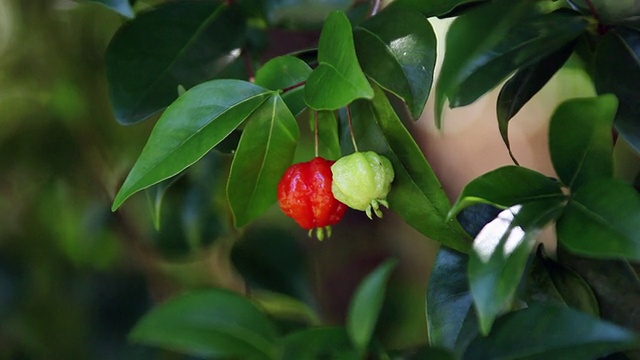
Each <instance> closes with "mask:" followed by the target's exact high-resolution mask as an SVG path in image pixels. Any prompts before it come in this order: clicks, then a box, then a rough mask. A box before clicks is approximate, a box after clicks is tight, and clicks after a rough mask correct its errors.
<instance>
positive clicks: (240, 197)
mask: <svg viewBox="0 0 640 360" xmlns="http://www.w3.org/2000/svg"><path fill="white" fill-rule="evenodd" d="M247 120H248V121H247V126H246V127H245V128H244V131H243V132H242V137H241V138H240V143H239V144H238V149H237V150H236V153H235V155H234V157H233V163H231V172H230V174H229V181H228V183H227V195H228V197H229V205H230V206H231V211H232V212H233V218H234V221H235V225H236V226H237V227H242V226H244V225H246V224H248V223H249V222H250V221H252V220H254V219H255V218H257V217H258V216H260V215H262V213H264V212H265V211H266V210H267V209H268V208H269V207H270V206H271V205H273V204H274V203H275V202H276V190H277V188H278V181H280V178H281V177H282V174H284V172H285V171H286V170H287V168H288V167H289V165H291V162H292V161H293V155H294V152H295V150H296V145H297V143H298V137H299V136H300V130H299V129H298V123H296V119H295V118H294V117H293V115H292V114H291V112H290V111H289V108H287V106H286V105H285V103H284V102H283V101H282V98H280V96H279V95H275V96H273V97H271V98H270V99H268V100H267V101H265V102H264V103H263V104H262V105H260V107H258V108H257V109H256V110H255V111H254V112H253V113H252V114H251V116H250V117H249V118H248V119H247Z"/></svg>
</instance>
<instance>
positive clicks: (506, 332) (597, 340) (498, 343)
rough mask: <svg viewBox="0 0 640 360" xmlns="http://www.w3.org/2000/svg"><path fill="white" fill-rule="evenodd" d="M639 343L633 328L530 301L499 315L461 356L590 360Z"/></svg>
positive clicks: (480, 359) (466, 358)
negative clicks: (485, 334) (512, 310)
mask: <svg viewBox="0 0 640 360" xmlns="http://www.w3.org/2000/svg"><path fill="white" fill-rule="evenodd" d="M639 345H640V339H639V338H638V336H637V335H636V334H634V333H633V332H631V331H629V330H627V329H624V328H621V327H619V326H617V325H614V324H611V323H608V322H605V321H602V320H600V319H598V318H596V317H592V316H590V315H587V314H584V313H581V312H579V311H577V310H574V309H572V308H569V307H555V306H548V305H532V306H530V307H528V308H526V309H524V310H519V311H516V312H513V313H510V314H507V315H505V316H504V317H502V318H500V319H498V320H497V321H496V324H495V325H494V327H493V330H492V331H491V333H490V334H489V336H487V337H484V336H478V337H477V338H476V339H475V340H474V341H472V342H471V344H470V345H469V347H468V348H467V351H466V352H465V353H464V356H463V359H464V360H475V359H478V360H484V359H530V360H546V359H576V360H582V359H584V360H591V359H594V358H599V357H601V356H604V355H608V354H611V353H614V352H616V351H620V350H626V349H631V348H633V347H637V346H639Z"/></svg>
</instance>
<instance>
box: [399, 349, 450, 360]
mask: <svg viewBox="0 0 640 360" xmlns="http://www.w3.org/2000/svg"><path fill="white" fill-rule="evenodd" d="M403 359H406V360H424V359H429V360H455V359H456V357H455V356H454V355H453V353H451V352H449V351H448V350H445V349H441V348H436V347H427V346H423V347H421V348H420V349H418V350H417V351H415V352H413V353H411V354H410V355H408V356H407V357H403Z"/></svg>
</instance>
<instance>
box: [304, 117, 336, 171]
mask: <svg viewBox="0 0 640 360" xmlns="http://www.w3.org/2000/svg"><path fill="white" fill-rule="evenodd" d="M310 113H311V117H312V123H313V121H315V120H314V119H315V115H314V114H313V111H311V112H310ZM318 152H319V154H320V156H322V157H323V158H325V159H329V160H338V158H340V156H342V150H341V149H340V135H339V134H338V119H336V115H335V114H334V112H333V111H318Z"/></svg>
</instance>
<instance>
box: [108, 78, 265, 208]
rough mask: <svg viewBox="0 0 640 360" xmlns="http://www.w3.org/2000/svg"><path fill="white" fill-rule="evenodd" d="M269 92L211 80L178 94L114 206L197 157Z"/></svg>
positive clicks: (239, 84) (248, 85) (156, 128)
mask: <svg viewBox="0 0 640 360" xmlns="http://www.w3.org/2000/svg"><path fill="white" fill-rule="evenodd" d="M271 95H272V92H271V91H268V90H266V89H263V88H261V87H259V86H257V85H253V84H251V83H248V82H245V81H240V80H213V81H210V82H206V83H204V84H201V85H198V86H196V87H194V88H192V89H191V90H189V91H187V92H186V93H185V94H184V95H182V96H180V98H179V99H178V100H176V101H175V102H174V103H173V104H171V106H169V108H167V110H166V111H165V112H164V114H162V116H161V117H160V119H159V120H158V122H157V123H156V125H155V127H154V128H153V131H152V132H151V135H150V136H149V140H148V141H147V144H146V145H145V147H144V149H143V150H142V154H140V157H139V158H138V160H137V161H136V163H135V164H134V166H133V169H131V172H130V173H129V176H127V179H126V180H125V182H124V184H123V185H122V187H121V188H120V191H118V194H117V195H116V198H115V200H114V201H113V206H112V209H113V210H115V209H117V208H118V207H120V205H122V203H123V202H124V201H125V200H126V199H127V198H128V197H129V196H131V195H133V194H134V193H136V192H137V191H140V190H142V189H145V188H147V187H149V186H151V185H154V184H157V183H159V182H160V181H162V180H164V179H168V178H170V177H171V176H173V175H176V174H177V173H179V172H180V171H182V170H184V169H186V168H187V167H189V166H190V165H191V164H193V163H195V162H196V161H198V159H200V158H201V157H203V156H204V155H205V154H206V153H207V152H208V151H209V150H211V149H212V148H213V147H214V146H216V145H217V144H218V143H219V142H221V141H222V140H223V139H224V138H225V137H227V136H228V135H229V134H230V133H231V132H232V131H233V130H234V129H235V128H237V127H238V126H239V125H240V124H241V123H242V122H243V121H244V120H245V119H246V118H247V117H248V116H249V115H250V114H251V113H252V112H253V111H254V110H255V109H256V108H257V107H258V106H260V104H262V103H263V102H264V101H265V100H266V99H267V97H269V96H271Z"/></svg>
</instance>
